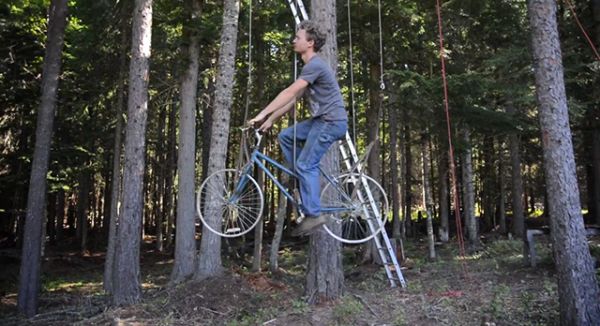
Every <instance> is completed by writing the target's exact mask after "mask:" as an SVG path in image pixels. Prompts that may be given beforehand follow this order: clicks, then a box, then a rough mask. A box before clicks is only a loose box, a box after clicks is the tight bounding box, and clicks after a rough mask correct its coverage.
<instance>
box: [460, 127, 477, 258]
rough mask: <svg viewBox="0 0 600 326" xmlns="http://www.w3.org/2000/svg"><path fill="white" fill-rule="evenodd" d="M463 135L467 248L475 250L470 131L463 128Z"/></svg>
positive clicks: (475, 228)
mask: <svg viewBox="0 0 600 326" xmlns="http://www.w3.org/2000/svg"><path fill="white" fill-rule="evenodd" d="M463 137H464V142H465V144H466V146H465V151H464V153H463V160H462V182H463V197H462V198H463V209H464V216H465V224H466V229H467V239H468V241H469V249H470V250H477V249H478V248H479V234H478V230H477V219H475V187H474V184H473V182H474V181H473V179H474V176H473V163H472V158H471V154H472V149H471V132H470V131H469V129H467V128H465V129H464V130H463Z"/></svg>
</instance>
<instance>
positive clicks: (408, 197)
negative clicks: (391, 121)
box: [402, 110, 414, 236]
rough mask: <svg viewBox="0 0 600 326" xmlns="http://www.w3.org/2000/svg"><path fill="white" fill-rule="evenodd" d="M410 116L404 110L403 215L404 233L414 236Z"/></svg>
mask: <svg viewBox="0 0 600 326" xmlns="http://www.w3.org/2000/svg"><path fill="white" fill-rule="evenodd" d="M409 119H410V117H409V114H408V110H404V119H403V120H404V121H403V123H404V130H403V133H402V134H403V136H402V137H403V142H404V146H403V147H404V148H403V153H404V177H403V178H404V190H403V198H404V200H403V201H404V207H403V210H404V211H403V213H402V216H403V217H404V220H403V221H404V234H405V236H413V235H414V230H413V223H412V217H411V213H412V212H411V209H412V192H411V189H412V152H411V149H410V142H411V138H410V120H409Z"/></svg>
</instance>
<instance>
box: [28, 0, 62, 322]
mask: <svg viewBox="0 0 600 326" xmlns="http://www.w3.org/2000/svg"><path fill="white" fill-rule="evenodd" d="M66 22H67V1H66V0H52V2H51V4H50V10H49V17H48V37H47V40H46V54H45V55H44V66H43V71H42V96H41V102H40V106H39V111H38V117H37V126H36V132H35V140H36V141H35V148H34V150H33V161H32V163H31V176H30V179H29V192H28V194H27V213H26V214H27V215H26V221H27V223H26V224H25V232H24V241H23V250H22V253H21V257H22V258H21V270H20V275H19V297H18V302H17V308H18V309H19V311H20V312H21V313H23V314H25V315H26V316H27V317H32V316H33V315H35V314H36V313H37V309H38V295H39V291H40V270H41V249H42V245H41V241H42V224H43V221H44V217H45V209H46V187H47V184H46V174H47V172H48V161H49V157H50V146H51V140H52V130H53V125H54V112H55V110H56V95H57V93H58V78H59V74H60V69H61V57H62V47H63V43H64V35H65V25H66Z"/></svg>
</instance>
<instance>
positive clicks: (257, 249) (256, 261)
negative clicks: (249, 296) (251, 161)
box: [252, 169, 275, 272]
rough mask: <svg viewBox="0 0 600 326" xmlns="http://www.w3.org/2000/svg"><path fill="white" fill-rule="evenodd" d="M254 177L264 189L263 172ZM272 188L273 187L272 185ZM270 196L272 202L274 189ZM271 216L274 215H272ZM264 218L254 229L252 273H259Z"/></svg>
mask: <svg viewBox="0 0 600 326" xmlns="http://www.w3.org/2000/svg"><path fill="white" fill-rule="evenodd" d="M257 170H258V169H257ZM254 175H256V176H257V178H256V182H257V183H258V186H259V187H260V188H261V189H265V174H264V172H262V171H260V170H259V172H258V174H256V173H255V174H254ZM273 187H274V185H273ZM270 194H271V196H270V197H271V201H272V202H274V201H275V198H273V197H275V189H271V191H270ZM271 207H275V205H274V204H273V205H271ZM263 215H264V214H263ZM273 215H275V214H273ZM273 215H272V216H273ZM265 218H266V216H265V217H264V218H261V219H260V220H259V221H258V223H257V224H256V226H255V227H254V249H253V251H252V271H253V272H260V271H261V266H262V251H263V246H262V242H263V231H264V225H265Z"/></svg>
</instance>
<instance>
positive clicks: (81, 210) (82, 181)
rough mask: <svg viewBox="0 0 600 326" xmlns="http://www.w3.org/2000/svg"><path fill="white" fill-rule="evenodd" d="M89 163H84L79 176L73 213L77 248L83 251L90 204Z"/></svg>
mask: <svg viewBox="0 0 600 326" xmlns="http://www.w3.org/2000/svg"><path fill="white" fill-rule="evenodd" d="M88 165H89V163H88V164H86V167H84V170H83V171H81V175H80V176H79V195H78V196H77V208H76V213H75V215H76V216H77V238H78V239H79V249H80V251H81V253H84V252H85V251H86V249H87V236H88V228H89V224H88V217H89V212H90V210H89V206H90V205H89V204H90V188H91V185H90V183H91V178H92V176H91V173H90V169H89V166H88Z"/></svg>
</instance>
